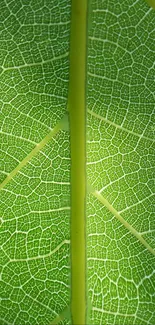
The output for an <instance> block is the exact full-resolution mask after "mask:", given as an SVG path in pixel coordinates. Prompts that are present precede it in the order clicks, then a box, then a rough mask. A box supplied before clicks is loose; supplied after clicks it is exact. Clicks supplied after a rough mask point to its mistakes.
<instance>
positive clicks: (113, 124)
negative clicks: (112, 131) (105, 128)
mask: <svg viewBox="0 0 155 325" xmlns="http://www.w3.org/2000/svg"><path fill="white" fill-rule="evenodd" d="M87 112H88V113H89V114H90V115H92V116H94V117H96V118H98V119H100V120H102V121H104V122H106V123H107V124H110V125H112V126H114V127H115V128H116V129H120V130H122V131H124V132H127V133H130V134H133V135H135V136H136V137H139V138H143V139H146V140H149V141H152V142H154V141H155V139H151V138H148V137H145V136H144V135H143V134H139V133H136V132H134V131H131V130H128V129H126V128H124V127H123V126H121V125H118V124H116V123H114V122H112V121H109V120H107V118H105V117H102V116H101V115H99V114H96V113H95V112H93V111H91V110H90V109H87Z"/></svg>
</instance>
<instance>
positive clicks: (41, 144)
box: [0, 116, 66, 190]
mask: <svg viewBox="0 0 155 325" xmlns="http://www.w3.org/2000/svg"><path fill="white" fill-rule="evenodd" d="M64 123H66V116H65V117H64V118H63V119H62V120H61V121H60V122H58V124H57V125H56V126H55V127H54V128H53V129H52V130H51V131H50V132H49V133H48V134H47V135H46V136H45V138H44V139H42V140H41V141H40V142H39V143H37V144H36V146H35V147H34V149H32V151H31V152H30V153H29V154H28V155H27V156H26V157H25V158H24V159H23V160H22V161H21V162H20V163H19V164H18V165H17V166H16V168H15V169H13V170H12V171H11V172H10V173H9V174H8V175H7V177H6V178H5V179H4V181H3V182H2V183H1V184H0V190H2V189H3V188H4V187H5V186H6V185H7V184H8V183H9V182H10V181H11V180H12V179H13V177H14V176H16V175H17V173H18V172H19V171H20V170H21V169H22V168H23V167H24V166H25V165H26V164H27V163H28V162H29V161H30V160H31V159H32V158H33V157H34V156H36V154H37V153H38V152H39V151H40V150H41V149H42V148H43V147H44V146H45V145H46V144H47V143H48V142H49V141H50V140H51V139H52V138H53V137H54V136H55V135H56V134H57V133H58V132H59V131H60V130H61V129H63V125H64Z"/></svg>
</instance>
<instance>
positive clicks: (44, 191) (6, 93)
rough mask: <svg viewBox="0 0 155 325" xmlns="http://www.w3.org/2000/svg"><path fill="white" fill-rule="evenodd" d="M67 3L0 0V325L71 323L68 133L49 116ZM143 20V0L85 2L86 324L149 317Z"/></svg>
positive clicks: (152, 47)
mask: <svg viewBox="0 0 155 325" xmlns="http://www.w3.org/2000/svg"><path fill="white" fill-rule="evenodd" d="M70 11H71V3H70V1H68V0H64V1H54V0H52V1H48V0H45V1H43V0H39V1H35V0H32V1H30V2H27V1H25V0H22V1H19V0H18V1H8V0H7V1H2V7H1V13H0V15H1V22H2V23H1V36H0V65H1V68H0V73H1V75H0V107H1V136H2V141H1V174H0V179H1V182H2V183H1V187H0V188H1V194H0V195H1V206H0V209H1V213H0V216H1V236H0V245H1V263H0V265H1V293H0V296H1V298H2V299H1V307H0V310H1V313H0V325H50V324H57V323H58V322H59V324H63V325H65V324H66V325H67V324H71V315H70V307H69V305H70V296H71V286H70V274H71V266H70V226H71V225H70V188H71V184H70V166H71V159H70V135H69V128H67V126H66V124H65V122H64V121H63V122H61V124H60V121H62V118H63V117H64V116H65V114H66V111H67V97H68V82H69V37H70ZM154 26H155V12H154V11H153V9H152V8H150V7H149V6H148V5H147V3H145V1H142V0H139V1H136V2H134V1H133V0H127V1H123V0H121V1H95V0H92V1H91V4H90V17H89V25H88V27H89V29H88V49H87V50H88V71H87V98H86V102H87V181H88V184H89V186H88V188H89V190H88V195H87V204H86V226H87V228H86V235H87V247H86V252H87V286H88V297H87V300H88V316H87V318H88V319H87V323H88V324H94V325H95V324H96V325H98V324H103V325H133V324H134V325H154V324H155V312H154V310H155V297H154V290H155V272H154V270H155V257H154V251H155V236H154V234H155V218H154V212H155V211H154V204H153V202H154V196H153V195H154V188H155V187H154V161H155V159H154V142H155V137H154V135H155V128H154V117H155V112H154V106H155V105H154V104H155V100H154V89H155V83H154V75H155V68H154V53H155V43H154V33H155V30H154ZM94 193H96V194H95V195H94ZM118 216H119V217H118ZM121 218H122V219H121ZM141 239H142V240H141ZM145 243H146V244H145Z"/></svg>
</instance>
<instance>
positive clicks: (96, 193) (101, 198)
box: [92, 190, 155, 255]
mask: <svg viewBox="0 0 155 325" xmlns="http://www.w3.org/2000/svg"><path fill="white" fill-rule="evenodd" d="M92 194H93V195H94V196H95V197H96V198H97V199H98V200H99V201H100V202H101V203H102V204H103V205H104V206H105V207H106V208H107V209H108V210H109V211H110V212H111V213H112V214H113V215H114V216H115V217H116V218H117V219H118V220H119V221H120V222H121V223H122V224H123V225H124V227H125V228H126V229H128V230H129V231H130V232H131V233H132V235H134V236H135V237H136V238H137V239H138V240H139V241H140V242H141V243H142V244H143V245H144V246H145V247H146V248H147V249H148V251H149V252H150V253H152V254H153V255H155V250H154V249H153V248H152V247H151V246H150V245H149V244H148V243H147V241H146V240H145V239H144V238H143V237H142V235H141V234H140V233H139V232H138V231H137V230H136V229H135V228H133V227H132V226H131V225H130V224H129V223H128V222H127V221H126V220H125V219H124V218H123V217H122V216H121V215H120V214H119V213H118V211H117V210H116V209H115V208H114V207H113V206H112V205H111V204H110V203H109V202H108V200H106V199H105V198H104V197H103V196H102V195H101V194H100V192H99V191H96V190H92Z"/></svg>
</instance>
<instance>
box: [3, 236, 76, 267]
mask: <svg viewBox="0 0 155 325" xmlns="http://www.w3.org/2000/svg"><path fill="white" fill-rule="evenodd" d="M69 244H70V240H69V239H64V240H63V241H62V242H61V243H60V244H59V245H58V246H57V247H55V248H54V249H53V250H52V251H51V252H50V253H48V254H45V255H38V256H33V257H27V258H16V259H10V260H9V262H8V263H12V262H28V261H34V260H40V259H44V258H48V257H50V256H52V255H54V254H55V253H56V252H57V251H58V250H59V249H60V248H61V247H62V246H63V245H69Z"/></svg>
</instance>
